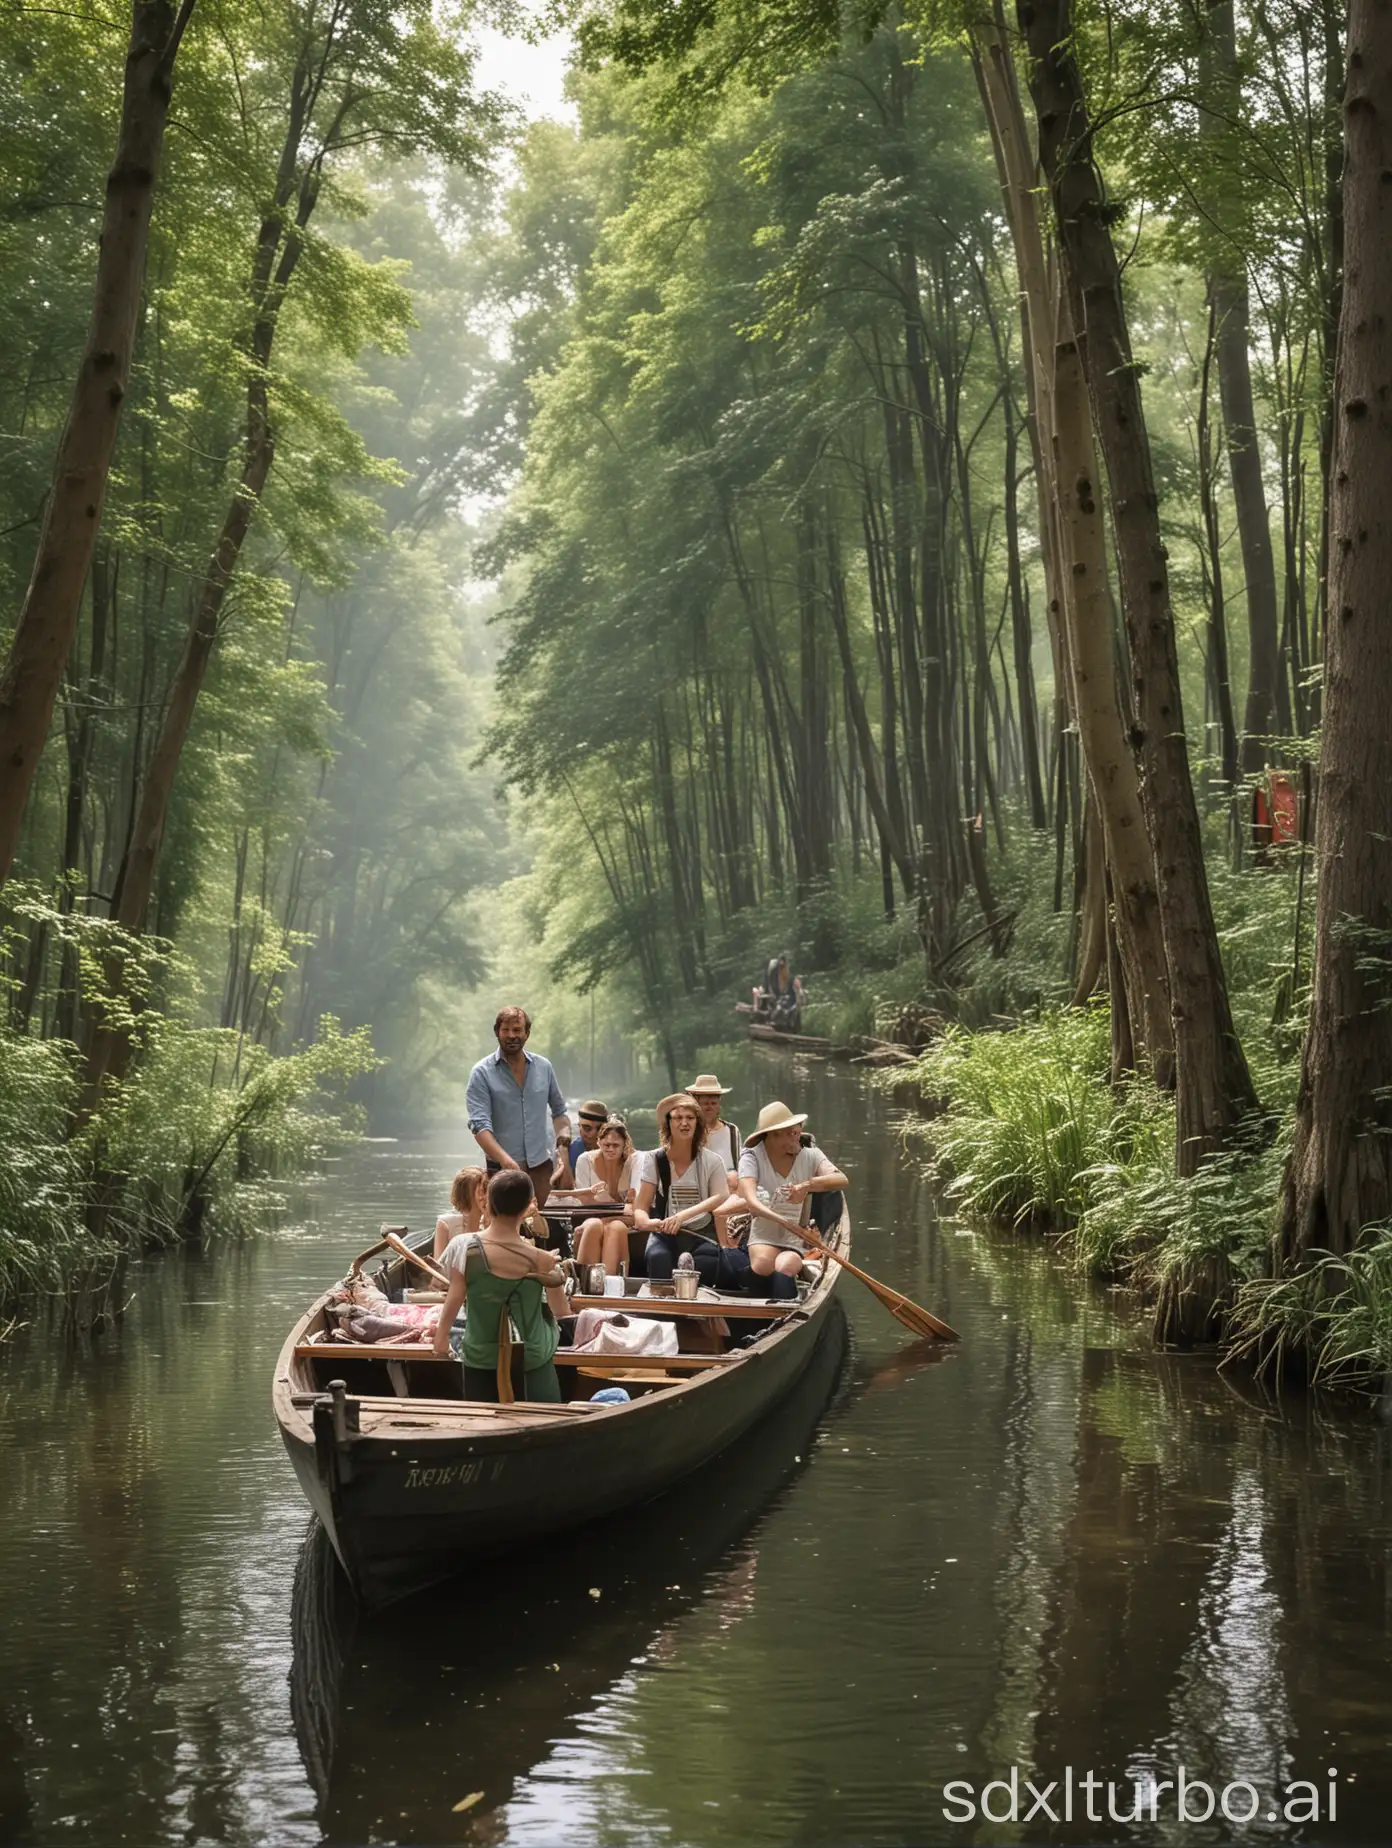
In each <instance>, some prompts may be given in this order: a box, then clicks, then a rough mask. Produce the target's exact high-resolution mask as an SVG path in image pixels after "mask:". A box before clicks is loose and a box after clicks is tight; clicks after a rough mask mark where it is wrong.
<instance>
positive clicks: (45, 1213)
mask: <svg viewBox="0 0 1392 1848" xmlns="http://www.w3.org/2000/svg"><path fill="white" fill-rule="evenodd" d="M145 1037H146V1044H145V1048H144V1056H143V1058H142V1059H141V1060H140V1062H139V1063H138V1065H137V1067H136V1069H135V1075H134V1076H133V1077H132V1079H131V1080H130V1081H129V1082H128V1083H127V1084H126V1085H124V1086H122V1087H121V1088H120V1089H119V1091H117V1092H116V1093H115V1094H114V1095H113V1096H112V1097H110V1098H109V1100H108V1101H107V1103H106V1105H105V1107H104V1108H103V1110H102V1111H101V1112H100V1114H99V1115H97V1116H96V1117H93V1118H91V1119H90V1120H88V1121H86V1122H82V1121H81V1120H80V1117H79V1114H78V1108H77V1105H78V1061H77V1049H76V1048H75V1047H74V1046H72V1045H71V1044H70V1043H69V1042H66V1041H63V1040H39V1039H35V1038H31V1037H29V1036H27V1035H21V1034H15V1033H13V1032H0V1312H3V1313H4V1315H6V1316H7V1317H11V1318H12V1317H14V1316H15V1315H16V1314H18V1313H20V1312H21V1310H22V1309H24V1308H25V1307H27V1306H28V1305H29V1304H30V1303H32V1302H33V1301H34V1300H36V1299H37V1298H39V1297H42V1296H59V1297H71V1296H73V1295H74V1294H75V1293H78V1292H82V1293H84V1294H90V1293H91V1292H93V1291H98V1292H100V1290H101V1287H102V1285H103V1283H104V1282H106V1281H108V1280H110V1279H111V1278H112V1277H114V1276H116V1275H117V1274H119V1270H120V1267H121V1265H122V1263H123V1262H124V1261H125V1260H126V1259H127V1258H129V1257H130V1256H131V1255H132V1254H133V1253H135V1252H138V1251H141V1250H145V1249H148V1248H150V1247H151V1246H155V1245H161V1244H169V1243H173V1242H176V1241H178V1240H181V1239H187V1238H191V1237H202V1236H206V1235H209V1234H211V1233H213V1232H214V1231H218V1230H222V1231H226V1230H229V1229H232V1228H235V1227H237V1226H239V1225H241V1224H244V1223H246V1222H247V1220H248V1219H249V1217H250V1216H251V1215H252V1214H253V1213H254V1212H257V1211H260V1210H264V1206H265V1191H264V1190H265V1183H266V1181H267V1180H268V1179H269V1178H271V1177H273V1176H276V1175H281V1174H288V1173H292V1172H295V1171H296V1170H299V1169H302V1168H304V1167H305V1166H306V1165H308V1164H309V1163H311V1162H312V1161H313V1160H314V1159H315V1157H316V1156H317V1155H318V1154H319V1153H320V1152H321V1151H322V1150H323V1149H324V1148H325V1147H326V1146H327V1145H328V1143H329V1142H330V1141H332V1140H333V1139H334V1138H336V1137H341V1136H343V1135H346V1134H350V1133H352V1131H353V1128H354V1119H353V1113H352V1111H351V1110H350V1109H348V1108H347V1107H346V1106H345V1104H344V1102H343V1094H344V1087H345V1085H346V1084H347V1083H348V1082H349V1081H350V1080H351V1079H352V1078H353V1077H355V1076H357V1075H358V1074H360V1073H362V1072H364V1071H366V1070H368V1069H369V1068H370V1067H371V1066H372V1065H373V1063H374V1062H375V1061H374V1060H373V1056H372V1050H371V1046H370V1044H369V1043H368V1040H367V1036H366V1035H365V1034H363V1033H352V1034H344V1033H341V1032H340V1031H339V1030H338V1027H337V1025H336V1023H335V1022H333V1021H331V1020H329V1021H325V1022H323V1023H322V1024H321V1028H320V1032H319V1035H318V1037H317V1038H316V1040H315V1041H314V1043H313V1044H312V1045H310V1046H308V1047H307V1048H305V1049H304V1050H303V1051H300V1052H297V1053H294V1054H292V1055H290V1056H288V1057H285V1058H279V1059H277V1058H272V1057H271V1056H270V1055H269V1054H267V1053H266V1052H265V1051H264V1050H262V1049H259V1048H250V1047H247V1046H246V1045H244V1044H243V1045H240V1046H239V1044H238V1036H237V1035H236V1034H235V1033H231V1032H222V1031H218V1030H214V1029H198V1028H193V1027H188V1026H182V1025H179V1024H178V1023H176V1022H172V1021H169V1020H167V1019H163V1018H158V1017H154V1016H152V1017H151V1018H150V1020H149V1022H148V1025H147V1029H146V1036H145ZM98 1174H100V1175H101V1177H102V1178H101V1183H100V1198H101V1210H100V1211H99V1212H98V1211H97V1210H95V1209H96V1201H97V1196H98V1181H97V1176H98Z"/></svg>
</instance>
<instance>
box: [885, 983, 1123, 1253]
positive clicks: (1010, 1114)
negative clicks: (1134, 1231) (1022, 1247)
mask: <svg viewBox="0 0 1392 1848" xmlns="http://www.w3.org/2000/svg"><path fill="white" fill-rule="evenodd" d="M1109 1036H1110V1028H1109V1025H1108V1020H1107V1013H1106V1010H1105V1009H1104V1008H1097V1007H1088V1008H1063V1007H1054V1008H1046V1009H1045V1010H1043V1011H1042V1012H1041V1013H1040V1014H1038V1015H1036V1016H1035V1017H1034V1018H1033V1019H1030V1020H1027V1021H1024V1022H1022V1024H1021V1025H1020V1026H1018V1027H1015V1028H1013V1029H1011V1030H1010V1031H1008V1032H1001V1033H971V1032H968V1031H967V1030H966V1029H965V1028H961V1027H956V1026H950V1027H948V1028H947V1029H946V1031H945V1032H944V1034H943V1036H942V1038H941V1039H940V1040H939V1041H937V1042H936V1043H935V1044H934V1045H933V1046H931V1047H930V1048H929V1049H928V1051H927V1052H926V1053H925V1054H924V1055H923V1057H922V1058H921V1059H920V1060H919V1061H918V1064H917V1066H916V1067H915V1069H914V1073H913V1076H914V1078H915V1080H916V1082H917V1083H918V1085H919V1088H920V1089H921V1090H922V1091H923V1092H924V1094H925V1095H927V1096H931V1097H935V1098H940V1099H943V1100H945V1102H946V1103H947V1106H948V1107H947V1111H946V1114H945V1115H943V1116H940V1117H938V1118H936V1119H935V1120H934V1121H933V1122H932V1124H931V1126H929V1127H926V1128H925V1134H926V1135H927V1136H928V1137H929V1138H930V1140H931V1143H932V1147H933V1150H934V1155H935V1159H936V1164H937V1166H938V1167H939V1168H940V1170H941V1171H942V1172H943V1173H944V1175H945V1177H946V1178H947V1182H948V1192H949V1194H950V1195H951V1197H952V1198H953V1199H955V1200H957V1201H958V1202H960V1204H961V1205H962V1206H963V1207H965V1208H966V1210H967V1211H968V1212H970V1213H974V1214H979V1215H981V1216H982V1217H984V1218H990V1219H999V1220H1005V1221H1008V1222H1010V1223H1011V1224H1015V1225H1022V1224H1026V1223H1031V1224H1035V1225H1043V1226H1048V1227H1052V1228H1056V1229H1063V1228H1064V1227H1067V1226H1071V1225H1073V1224H1075V1223H1076V1222H1077V1220H1078V1219H1079V1217H1080V1216H1081V1215H1082V1213H1083V1212H1084V1211H1085V1210H1086V1208H1087V1205H1088V1200H1089V1189H1088V1180H1087V1177H1088V1175H1089V1174H1090V1173H1092V1171H1094V1170H1095V1169H1096V1168H1098V1167H1099V1166H1100V1165H1101V1164H1103V1163H1105V1162H1106V1161H1108V1160H1109V1158H1110V1157H1111V1156H1112V1154H1113V1153H1114V1151H1115V1149H1116V1147H1117V1137H1118V1134H1119V1133H1121V1124H1120V1122H1119V1118H1122V1117H1125V1116H1126V1114H1127V1111H1128V1106H1127V1102H1126V1100H1125V1098H1118V1096H1116V1095H1114V1093H1113V1092H1112V1090H1111V1087H1110V1086H1109V1085H1108V1083H1107V1070H1108V1062H1109V1056H1110V1038H1109ZM891 1076H893V1077H897V1079H898V1080H899V1082H902V1081H903V1078H904V1076H905V1074H904V1073H903V1072H899V1073H896V1074H891Z"/></svg>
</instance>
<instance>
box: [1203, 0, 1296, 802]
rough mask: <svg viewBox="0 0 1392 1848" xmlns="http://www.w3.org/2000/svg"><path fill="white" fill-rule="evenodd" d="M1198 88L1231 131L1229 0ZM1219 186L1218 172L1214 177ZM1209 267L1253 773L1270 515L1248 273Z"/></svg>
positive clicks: (1257, 759) (1218, 12) (1273, 634)
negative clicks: (1242, 599)
mask: <svg viewBox="0 0 1392 1848" xmlns="http://www.w3.org/2000/svg"><path fill="white" fill-rule="evenodd" d="M1204 66H1205V69H1204V76H1205V79H1206V82H1205V88H1206V89H1207V90H1209V92H1210V95H1211V98H1212V103H1213V108H1212V110H1211V111H1209V110H1206V111H1205V112H1204V113H1203V114H1202V116H1201V118H1200V123H1201V128H1200V138H1201V140H1202V138H1203V132H1204V130H1203V125H1204V124H1211V125H1213V132H1214V133H1215V135H1216V134H1221V133H1222V132H1224V131H1227V132H1229V133H1230V132H1231V127H1232V124H1233V123H1235V122H1239V121H1241V120H1242V84H1241V78H1240V76H1239V73H1238V64H1237V33H1236V28H1235V25H1234V20H1233V0H1209V4H1208V31H1207V35H1206V38H1205V42H1204ZM1219 180H1220V184H1221V175H1220V176H1219ZM1212 210H1213V215H1214V217H1215V220H1216V222H1217V224H1218V225H1219V226H1220V227H1221V226H1222V224H1223V220H1224V217H1225V212H1224V204H1223V200H1222V199H1221V198H1215V199H1214V200H1213V203H1212ZM1225 248H1226V252H1227V257H1226V260H1224V259H1223V257H1221V256H1218V257H1215V259H1214V260H1213V261H1212V262H1211V263H1210V265H1209V271H1208V299H1209V306H1210V310H1211V312H1212V315H1213V322H1214V339H1215V345H1216V353H1217V360H1218V394H1219V400H1220V402H1221V404H1222V408H1223V428H1224V430H1225V431H1226V433H1227V440H1228V472H1229V474H1230V476H1231V478H1232V491H1233V506H1234V507H1235V509H1236V511H1237V536H1238V543H1239V545H1240V547H1241V551H1242V575H1243V582H1244V586H1245V594H1246V598H1247V655H1248V662H1247V707H1246V711H1245V713H1244V716H1243V721H1242V770H1243V774H1244V775H1246V776H1259V775H1260V774H1261V772H1262V771H1263V770H1264V769H1265V767H1266V760H1267V746H1266V742H1265V740H1266V738H1267V736H1268V735H1269V734H1270V733H1271V732H1272V731H1274V730H1275V727H1276V683H1277V678H1278V676H1279V674H1280V671H1281V667H1280V646H1279V641H1278V631H1279V626H1280V624H1279V617H1278V614H1277V602H1276V560H1275V556H1274V553H1273V551H1272V546H1271V517H1270V514H1269V512H1268V509H1267V504H1266V485H1265V483H1264V482H1263V480H1262V467H1261V453H1260V451H1259V449H1258V447H1257V418H1256V410H1255V407H1254V403H1253V397H1252V363H1251V354H1250V346H1251V327H1250V314H1249V309H1248V296H1247V274H1246V270H1245V268H1244V267H1243V264H1242V262H1241V259H1240V258H1239V257H1237V256H1236V255H1235V253H1233V251H1232V245H1231V242H1228V243H1227V244H1226V246H1225Z"/></svg>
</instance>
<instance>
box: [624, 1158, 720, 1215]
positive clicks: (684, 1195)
mask: <svg viewBox="0 0 1392 1848" xmlns="http://www.w3.org/2000/svg"><path fill="white" fill-rule="evenodd" d="M657 1157H658V1150H656V1149H650V1150H648V1151H647V1152H646V1153H645V1154H642V1155H640V1156H639V1157H638V1160H637V1164H636V1165H635V1167H634V1170H633V1185H634V1186H635V1187H641V1186H642V1185H643V1183H644V1182H645V1181H650V1182H651V1183H652V1185H653V1186H654V1187H658V1186H659V1185H660V1183H659V1178H658V1172H657ZM729 1186H730V1182H729V1177H728V1175H727V1173H726V1168H725V1163H724V1161H723V1160H722V1159H721V1157H720V1156H719V1155H717V1154H716V1153H715V1152H714V1150H712V1149H709V1148H702V1149H700V1150H698V1151H697V1154H696V1158H695V1160H694V1161H693V1162H692V1163H691V1166H690V1167H689V1168H687V1169H686V1171H685V1172H684V1173H682V1174H678V1173H677V1170H676V1165H675V1164H673V1167H672V1186H671V1190H670V1191H669V1193H668V1195H667V1211H668V1213H669V1214H670V1213H684V1212H685V1211H686V1209H687V1208H688V1207H689V1206H695V1205H697V1204H698V1203H699V1202H700V1201H702V1200H710V1199H713V1198H714V1197H715V1195H716V1194H724V1193H727V1192H728V1191H729Z"/></svg>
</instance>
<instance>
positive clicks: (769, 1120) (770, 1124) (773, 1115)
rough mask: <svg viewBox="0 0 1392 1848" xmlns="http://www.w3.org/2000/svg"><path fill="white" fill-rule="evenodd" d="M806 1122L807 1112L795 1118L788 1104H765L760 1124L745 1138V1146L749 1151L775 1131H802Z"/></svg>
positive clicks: (760, 1116) (760, 1113) (760, 1114)
mask: <svg viewBox="0 0 1392 1848" xmlns="http://www.w3.org/2000/svg"><path fill="white" fill-rule="evenodd" d="M806 1121H807V1112H806V1111H805V1110H804V1111H803V1113H802V1115H801V1116H795V1115H794V1114H793V1112H792V1111H791V1110H790V1109H789V1108H788V1106H787V1105H786V1104H765V1105H764V1107H763V1109H762V1110H761V1111H760V1112H759V1120H758V1122H757V1123H756V1124H755V1125H754V1127H753V1129H751V1130H750V1132H749V1134H748V1135H747V1136H746V1137H745V1139H744V1146H745V1147H746V1148H747V1149H749V1148H753V1146H754V1144H755V1143H756V1142H762V1141H763V1139H764V1137H765V1136H767V1135H769V1134H770V1133H771V1132H772V1131H773V1130H775V1129H801V1128H802V1126H803V1124H804V1123H805V1122H806Z"/></svg>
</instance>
